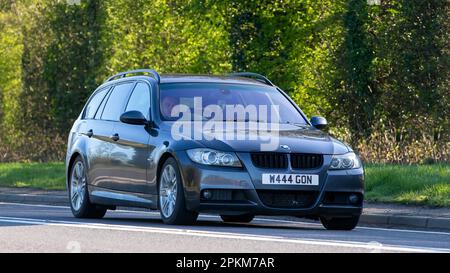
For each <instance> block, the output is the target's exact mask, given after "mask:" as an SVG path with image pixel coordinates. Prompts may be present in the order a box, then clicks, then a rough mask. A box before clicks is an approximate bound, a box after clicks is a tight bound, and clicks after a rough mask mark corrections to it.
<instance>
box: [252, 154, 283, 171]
mask: <svg viewBox="0 0 450 273" xmlns="http://www.w3.org/2000/svg"><path fill="white" fill-rule="evenodd" d="M251 158H252V162H253V165H254V166H255V167H258V168H264V169H286V168H287V166H288V161H287V155H286V154H281V153H252V154H251Z"/></svg>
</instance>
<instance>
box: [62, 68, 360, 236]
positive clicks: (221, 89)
mask: <svg viewBox="0 0 450 273" xmlns="http://www.w3.org/2000/svg"><path fill="white" fill-rule="evenodd" d="M230 105H231V106H242V108H241V110H242V109H246V110H245V111H247V112H245V113H244V115H239V114H237V115H233V116H230V115H228V114H226V115H223V116H222V113H220V111H222V110H224V111H225V109H228V106H230ZM253 106H254V108H255V111H251V107H253ZM274 106H276V107H274ZM246 107H247V108H246ZM197 108H199V109H204V112H203V113H202V112H201V111H200V112H199V111H198V109H197ZM177 109H178V112H177ZM180 109H181V110H182V111H179V110H180ZM208 109H209V110H208ZM211 109H213V110H215V111H216V112H214V111H211ZM248 109H250V110H248ZM268 109H271V110H273V111H268ZM264 110H266V111H264ZM217 111H218V112H217ZM205 112H208V113H206V114H205ZM213 112H214V114H212V113H213ZM268 112H270V114H267V116H266V117H263V114H265V113H268ZM191 114H192V115H191ZM254 114H256V117H253V116H254ZM199 115H200V116H201V117H200V118H198V116H199ZM252 115H253V116H252ZM213 116H215V117H216V119H215V120H216V121H220V122H221V123H220V124H221V125H223V127H221V128H218V127H219V126H217V124H214V125H215V126H211V124H209V125H207V123H208V121H210V120H211V119H212V117H213ZM186 117H187V118H186ZM217 117H220V119H217ZM205 123H206V124H205ZM263 123H264V124H265V126H266V127H270V128H265V129H267V130H260V129H261V128H260V127H261V125H262V124H263ZM199 124H200V125H199ZM250 125H252V126H250ZM272 125H273V126H272ZM325 126H326V120H325V119H324V118H321V117H313V118H312V119H311V120H308V119H307V117H306V116H305V114H304V113H303V112H302V111H301V109H300V108H299V107H298V106H297V105H296V104H295V103H294V102H293V101H292V100H291V99H290V98H289V96H288V95H287V94H286V93H284V92H283V91H282V90H281V89H280V88H278V87H277V86H276V85H274V84H273V83H272V82H271V81H270V80H268V79H267V78H266V77H264V76H262V75H259V74H255V73H245V72H244V73H235V74H230V75H225V76H200V75H161V76H160V75H159V74H158V73H157V72H155V71H154V70H149V69H142V70H134V71H127V72H123V73H119V74H117V75H114V76H112V77H111V78H109V79H108V80H107V81H105V82H104V83H103V84H102V85H101V86H99V87H98V88H97V90H95V92H94V93H93V94H92V96H91V97H90V98H89V100H88V102H87V103H86V106H85V107H84V109H83V110H82V112H81V114H80V115H79V117H78V118H77V120H76V121H75V123H74V124H73V127H72V129H71V131H70V134H69V139H68V149H67V156H66V174H67V188H68V192H69V198H70V206H71V209H72V213H73V215H74V216H75V217H79V218H102V217H103V216H104V215H105V213H106V211H107V210H114V209H115V208H116V207H117V206H132V207H143V208H148V209H155V210H160V214H161V217H162V220H163V222H164V223H166V224H192V223H194V222H195V221H196V219H197V217H198V214H199V213H201V212H209V213H217V214H219V215H220V216H221V218H222V219H223V221H225V222H250V221H252V220H253V218H254V216H255V215H289V216H296V217H305V218H311V219H320V221H321V222H322V224H323V225H324V227H325V228H327V229H336V230H351V229H353V228H354V227H355V226H356V225H357V223H358V220H359V217H360V215H361V212H362V204H363V196H364V170H363V166H362V163H361V161H360V159H359V158H358V156H357V155H356V154H355V153H354V152H353V151H352V149H351V148H350V147H348V146H347V145H345V144H343V143H342V142H340V141H338V140H336V139H334V138H332V137H330V136H329V135H327V134H326V133H324V132H323V131H321V129H323V128H324V127H325ZM263 129H264V128H263ZM269 129H270V130H269ZM219 133H223V135H226V136H231V137H224V136H223V135H222V137H217V135H220V134H219ZM233 136H235V137H233ZM269 142H270V143H271V147H270V148H267V147H265V148H264V145H263V144H267V143H269Z"/></svg>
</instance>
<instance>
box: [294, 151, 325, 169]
mask: <svg viewBox="0 0 450 273" xmlns="http://www.w3.org/2000/svg"><path fill="white" fill-rule="evenodd" d="M322 164H323V155H319V154H291V166H292V168H293V169H302V170H304V169H316V168H320V167H321V166H322Z"/></svg>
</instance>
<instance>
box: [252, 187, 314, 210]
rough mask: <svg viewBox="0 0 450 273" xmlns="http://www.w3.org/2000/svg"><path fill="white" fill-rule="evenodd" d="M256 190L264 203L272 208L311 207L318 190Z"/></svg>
mask: <svg viewBox="0 0 450 273" xmlns="http://www.w3.org/2000/svg"><path fill="white" fill-rule="evenodd" d="M257 192H258V196H259V199H260V200H261V201H262V202H263V203H264V205H266V206H268V207H273V208H307V207H311V206H312V205H313V204H314V203H315V202H316V200H317V198H318V196H319V192H318V191H280V190H278V191H272V190H258V191H257Z"/></svg>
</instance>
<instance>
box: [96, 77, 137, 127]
mask: <svg viewBox="0 0 450 273" xmlns="http://www.w3.org/2000/svg"><path fill="white" fill-rule="evenodd" d="M133 85H134V83H125V84H120V85H116V86H115V87H114V89H113V90H112V91H111V95H109V99H108V102H107V103H106V105H105V109H104V110H103V114H102V119H104V120H112V121H118V120H119V118H120V115H121V114H122V113H123V109H124V107H125V103H126V100H127V98H128V95H129V94H130V91H131V87H133Z"/></svg>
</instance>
